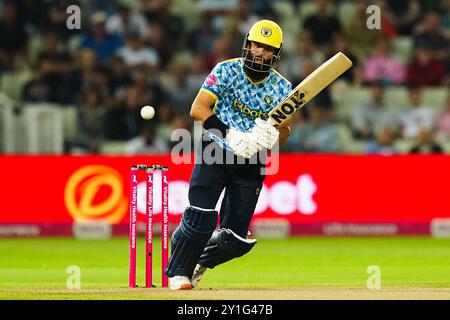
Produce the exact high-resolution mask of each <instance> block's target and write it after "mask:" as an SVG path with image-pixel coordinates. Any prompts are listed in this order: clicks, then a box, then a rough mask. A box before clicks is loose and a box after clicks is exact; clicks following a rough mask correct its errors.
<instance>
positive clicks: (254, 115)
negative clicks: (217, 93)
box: [231, 98, 269, 120]
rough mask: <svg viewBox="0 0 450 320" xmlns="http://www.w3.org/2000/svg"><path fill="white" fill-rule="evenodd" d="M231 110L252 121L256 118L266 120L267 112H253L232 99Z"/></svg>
mask: <svg viewBox="0 0 450 320" xmlns="http://www.w3.org/2000/svg"><path fill="white" fill-rule="evenodd" d="M231 108H232V109H233V110H236V111H239V112H240V113H242V114H244V115H245V116H247V117H249V118H250V119H252V120H255V119H256V118H261V119H263V120H267V119H268V114H269V113H268V112H264V111H262V110H255V109H252V108H250V107H249V106H247V105H246V104H244V103H240V101H239V99H237V98H236V99H234V100H233V104H232V105H231Z"/></svg>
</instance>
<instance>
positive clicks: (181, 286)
mask: <svg viewBox="0 0 450 320" xmlns="http://www.w3.org/2000/svg"><path fill="white" fill-rule="evenodd" d="M169 288H170V290H191V289H192V284H191V281H190V280H189V278H188V277H186V276H174V277H172V278H169Z"/></svg>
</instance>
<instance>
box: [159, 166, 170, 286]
mask: <svg viewBox="0 0 450 320" xmlns="http://www.w3.org/2000/svg"><path fill="white" fill-rule="evenodd" d="M168 170H169V168H167V167H164V168H163V169H162V170H161V189H162V198H161V204H162V206H161V207H162V223H161V224H162V227H161V241H162V245H161V247H162V287H163V288H167V287H168V286H169V279H168V278H167V276H166V274H165V273H164V271H165V270H166V268H167V265H168V263H169V177H168Z"/></svg>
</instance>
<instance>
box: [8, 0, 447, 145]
mask: <svg viewBox="0 0 450 320" xmlns="http://www.w3.org/2000/svg"><path fill="white" fill-rule="evenodd" d="M277 2H278V1H277ZM279 2H287V3H289V7H290V8H294V9H295V12H299V8H302V5H304V3H305V2H311V3H312V5H313V6H314V10H313V11H312V12H311V13H309V14H305V15H304V16H302V18H301V19H300V18H298V19H294V20H292V21H286V19H284V20H283V17H282V16H281V15H280V10H277V8H278V6H277V4H276V3H275V1H273V0H221V1H207V0H197V1H195V0H184V1H182V0H178V1H175V0H172V1H170V0H142V1H138V0H135V1H133V0H127V1H126V0H122V1H121V0H85V1H83V0H78V1H76V0H70V1H69V0H40V1H36V0H34V1H33V0H0V5H1V11H0V13H1V15H0V43H1V45H0V76H1V75H2V74H5V73H11V72H18V71H21V70H23V69H27V70H29V71H30V72H31V77H30V79H28V80H27V81H26V83H24V85H23V88H22V89H21V97H20V100H21V101H22V102H25V103H27V102H51V103H56V104H59V105H61V107H62V108H64V107H67V108H69V107H70V108H72V107H75V108H76V109H77V119H76V121H77V135H76V137H75V138H74V139H72V140H70V141H66V151H67V152H72V151H73V150H80V149H81V150H84V152H86V153H97V152H99V150H100V149H101V148H100V146H101V144H102V143H104V142H105V141H126V142H127V145H126V152H127V153H129V154H137V153H165V152H168V151H169V150H170V147H171V145H172V144H173V143H175V142H172V141H171V139H170V136H171V133H172V131H173V130H174V129H177V128H184V129H187V130H192V127H193V123H192V120H191V118H190V117H189V110H190V106H191V104H192V101H193V99H194V97H195V95H196V94H197V92H198V90H199V88H200V86H201V85H202V83H203V81H204V79H205V78H206V76H207V75H208V73H209V71H210V70H211V69H212V68H213V67H214V66H215V64H216V63H218V62H220V61H223V60H225V59H228V58H232V57H237V56H240V55H241V48H242V43H243V40H244V37H245V35H246V33H247V32H248V30H249V28H250V26H251V25H252V24H253V23H254V22H256V21H257V20H259V19H263V18H265V19H271V20H274V21H277V22H278V23H280V25H281V26H282V27H283V30H284V33H285V36H286V39H293V41H291V42H290V43H287V42H285V51H284V53H283V55H282V58H281V62H280V63H279V65H278V66H277V69H278V70H279V71H280V72H281V73H282V74H283V75H284V76H285V77H286V78H287V79H289V80H290V81H291V82H292V84H293V86H295V85H296V84H298V83H299V82H300V81H301V80H302V79H304V78H305V77H306V76H307V75H308V74H309V73H311V72H312V71H313V70H314V69H315V68H317V67H318V66H319V65H320V64H321V63H322V62H324V61H325V60H326V59H328V58H329V57H331V56H332V55H333V54H335V53H336V52H338V51H342V52H344V53H345V54H347V56H348V57H349V58H350V59H351V60H352V61H353V62H354V67H353V68H352V69H351V70H349V71H348V72H346V73H345V74H344V75H343V76H342V77H341V80H340V81H341V82H343V83H344V85H346V86H352V87H361V88H370V92H371V96H370V97H369V99H368V100H367V101H364V103H362V104H360V105H355V106H354V107H352V109H351V110H352V112H350V113H349V114H348V117H346V118H344V119H343V118H338V117H337V116H336V110H335V109H336V106H335V105H334V103H333V99H332V94H331V92H330V90H325V91H324V92H323V93H322V94H321V95H320V96H318V97H317V98H316V99H314V101H312V102H311V104H310V105H308V107H307V108H304V109H303V111H302V112H301V113H299V114H298V115H297V116H296V118H295V120H294V124H293V128H292V136H291V138H290V139H289V142H288V143H287V144H286V145H283V146H282V150H283V151H286V152H300V153H301V152H304V153H315V152H332V153H340V152H347V151H348V150H346V149H345V148H346V146H345V144H344V142H343V141H341V139H340V134H339V133H338V132H337V127H338V126H342V125H345V126H346V127H347V129H348V130H349V132H350V133H351V135H352V139H354V140H356V141H359V142H361V143H362V145H363V148H362V151H363V152H367V153H383V154H392V153H397V152H399V150H396V145H395V142H396V141H397V140H398V139H410V140H411V141H414V144H413V145H412V146H411V149H410V152H411V153H439V152H443V151H444V149H443V147H442V146H441V145H440V144H439V142H438V141H443V140H450V98H447V101H446V106H442V108H441V109H442V110H440V112H439V113H437V114H436V112H433V110H432V108H431V107H430V106H428V105H426V103H424V102H423V96H422V91H423V90H424V88H430V87H441V88H447V91H448V87H449V85H450V77H449V74H450V73H449V70H450V14H449V12H450V1H449V0H434V1H433V0H403V1H398V0H385V1H365V0H355V1H331V0H314V1H302V0H291V1H288V0H285V1H279ZM181 3H182V4H184V6H185V7H183V8H187V9H190V10H186V11H182V10H176V9H177V5H178V4H180V5H181ZM344 3H345V4H350V5H352V6H353V10H352V11H351V12H352V15H350V16H348V17H345V19H342V15H338V13H337V10H336V8H338V7H339V6H340V5H342V4H344ZM371 4H376V5H378V6H379V8H380V9H381V29H380V30H377V29H374V30H370V29H368V27H367V18H368V16H369V15H368V14H367V12H366V9H367V7H368V6H369V5H371ZM71 5H78V6H79V7H80V8H81V28H80V29H73V30H69V29H68V28H67V26H66V22H67V18H68V16H69V14H68V13H67V11H66V10H67V8H68V7H69V6H71ZM193 12H195V14H196V15H195V17H196V18H195V19H194V18H193V16H192V14H193ZM295 15H296V14H295V13H294V16H295ZM343 20H345V21H343ZM292 24H295V25H292ZM286 26H289V27H286ZM285 27H286V28H285ZM292 30H294V32H292ZM295 30H299V31H298V32H295ZM398 37H403V38H404V37H406V38H408V39H410V40H411V43H412V49H411V54H410V56H409V57H408V59H407V60H406V61H402V60H400V59H398V58H396V57H395V56H394V55H392V47H391V44H392V42H393V41H394V40H395V39H396V38H398ZM288 45H289V46H290V47H287V46H288ZM395 86H405V87H407V88H408V92H409V106H407V107H406V108H403V109H401V110H400V109H399V108H393V106H390V105H387V104H386V103H385V99H384V92H385V90H386V89H387V88H390V87H395ZM341 94H343V95H345V89H343V90H342V93H341ZM144 105H152V106H154V107H155V109H156V119H155V120H152V121H144V120H142V119H141V117H140V114H139V111H140V108H141V107H142V106H144ZM439 139H441V140H439ZM442 139H443V140H442Z"/></svg>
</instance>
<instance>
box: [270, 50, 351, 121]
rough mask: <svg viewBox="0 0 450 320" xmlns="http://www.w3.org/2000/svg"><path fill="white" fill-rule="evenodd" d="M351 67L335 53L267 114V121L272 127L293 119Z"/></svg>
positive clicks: (342, 55) (342, 57)
mask: <svg viewBox="0 0 450 320" xmlns="http://www.w3.org/2000/svg"><path fill="white" fill-rule="evenodd" d="M352 65H353V63H352V62H351V60H350V59H349V58H347V56H346V55H345V54H343V53H342V52H338V53H336V54H335V55H334V56H333V57H331V58H330V59H328V60H327V61H325V62H324V63H323V64H322V65H321V66H320V67H318V68H317V69H316V70H314V71H313V72H312V73H311V74H310V75H309V76H308V77H306V78H305V79H304V80H303V81H302V82H301V83H300V84H299V85H298V86H296V87H295V88H294V89H293V90H292V91H291V93H290V94H289V95H288V96H287V97H286V98H285V99H284V100H283V101H282V102H281V103H279V104H278V105H277V106H276V107H275V108H273V109H272V110H271V111H270V112H269V119H268V121H269V122H270V123H271V124H272V125H281V124H283V123H284V122H285V121H286V120H288V119H290V118H292V117H293V115H294V114H295V112H297V111H298V110H300V109H301V108H302V107H303V106H304V105H305V104H307V103H308V102H309V101H310V100H311V99H312V98H314V97H315V96H316V95H317V94H319V92H320V91H322V90H323V89H325V87H327V86H328V85H329V84H330V83H332V82H333V81H334V80H336V79H337V78H338V77H339V76H340V75H341V74H343V73H344V72H345V71H347V70H348V69H350V67H351V66H352Z"/></svg>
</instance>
